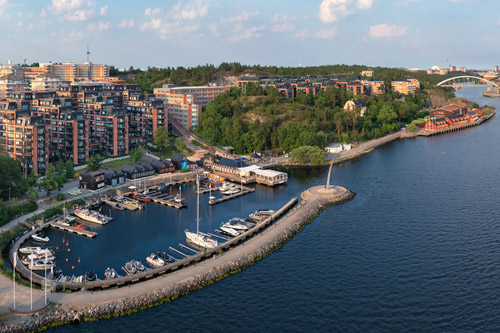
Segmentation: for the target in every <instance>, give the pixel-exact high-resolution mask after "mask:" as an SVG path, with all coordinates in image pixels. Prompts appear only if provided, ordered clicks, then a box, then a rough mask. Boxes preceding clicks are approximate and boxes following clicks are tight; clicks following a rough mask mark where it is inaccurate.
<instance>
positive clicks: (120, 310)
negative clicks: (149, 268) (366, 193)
mask: <svg viewBox="0 0 500 333" xmlns="http://www.w3.org/2000/svg"><path fill="white" fill-rule="evenodd" d="M354 195H355V193H354V192H352V191H345V192H344V193H342V194H340V195H332V196H323V197H320V198H317V197H316V196H314V195H313V194H311V192H309V190H307V191H304V192H303V193H302V194H301V197H302V199H303V200H302V202H301V203H300V204H299V205H298V206H297V207H295V208H294V209H293V210H292V211H295V210H299V209H300V208H301V207H302V206H304V205H305V202H306V201H308V205H309V204H311V203H312V208H309V209H306V210H305V211H304V212H302V214H301V215H300V217H299V218H298V219H297V220H296V221H294V222H293V223H292V224H291V225H290V226H288V227H287V228H286V229H285V230H284V231H283V232H281V233H279V234H278V235H277V236H276V237H274V238H272V239H270V240H269V241H268V242H267V243H266V244H265V245H264V246H261V247H259V248H258V249H257V250H254V251H252V252H250V253H247V254H246V255H244V256H242V257H240V258H238V260H235V261H231V262H227V263H225V264H223V265H219V266H215V267H213V268H212V269H211V270H210V271H208V272H206V273H205V274H200V275H196V276H193V277H191V278H190V279H188V280H184V281H181V282H179V283H175V284H173V285H170V286H168V287H166V288H162V289H158V290H151V291H149V292H148V293H146V294H143V295H141V296H138V297H133V298H122V299H117V300H114V301H112V302H107V303H101V304H93V305H84V306H69V305H63V306H59V305H57V304H53V305H52V306H50V307H49V308H47V309H46V310H44V311H42V312H40V313H35V314H34V315H32V316H31V317H30V318H29V319H28V318H27V320H26V321H25V322H23V323H20V324H13V325H10V326H1V325H0V330H1V331H2V332H9V333H10V332H26V331H37V330H45V329H48V328H50V327H55V326H59V325H63V324H68V323H73V322H80V321H91V320H99V319H105V318H110V317H113V316H120V315H125V314H130V313H133V312H136V311H138V310H141V309H145V308H148V307H152V306H156V305H160V304H162V303H164V302H170V301H172V300H174V299H176V298H178V297H179V296H182V295H185V294H187V293H189V292H191V291H194V290H197V289H201V288H203V287H204V286H207V285H210V284H212V283H214V282H217V281H219V280H221V279H223V278H225V277H226V276H228V275H230V274H234V273H237V272H239V271H240V270H242V269H243V268H245V267H248V266H250V265H252V264H254V263H255V262H257V261H259V260H260V259H262V258H264V257H266V256H267V255H269V254H270V253H272V252H274V251H276V250H277V249H279V248H280V247H281V246H282V245H283V244H284V243H286V242H287V241H288V240H290V239H291V238H292V237H293V235H295V234H296V233H298V232H300V231H301V230H302V229H303V228H304V226H305V225H306V224H308V223H309V222H311V221H312V220H313V219H314V218H315V217H316V216H317V215H318V214H319V213H320V212H321V211H322V210H323V209H325V208H326V207H328V206H330V205H335V204H340V203H343V202H345V201H349V200H351V199H352V198H353V197H354ZM311 201H313V202H311ZM290 213H291V212H289V213H288V214H287V215H286V216H288V215H289V214H290ZM286 216H285V217H283V219H284V218H286ZM280 221H281V219H280V220H278V221H277V222H276V223H280ZM250 241H251V240H250Z"/></svg>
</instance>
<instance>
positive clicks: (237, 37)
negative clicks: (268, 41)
mask: <svg viewBox="0 0 500 333" xmlns="http://www.w3.org/2000/svg"><path fill="white" fill-rule="evenodd" d="M265 28H266V26H265V24H262V25H259V26H253V27H247V26H244V25H243V24H236V25H235V26H234V29H233V35H232V36H230V37H229V38H228V39H227V40H228V42H231V43H236V42H240V41H242V40H247V39H252V38H259V37H261V36H262V31H263V30H264V29H265Z"/></svg>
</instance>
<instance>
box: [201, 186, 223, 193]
mask: <svg viewBox="0 0 500 333" xmlns="http://www.w3.org/2000/svg"><path fill="white" fill-rule="evenodd" d="M219 187H220V186H214V187H212V188H200V190H199V191H197V192H196V194H203V193H208V192H210V191H214V192H216V191H218V190H219Z"/></svg>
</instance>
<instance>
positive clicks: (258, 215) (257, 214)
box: [249, 209, 274, 221]
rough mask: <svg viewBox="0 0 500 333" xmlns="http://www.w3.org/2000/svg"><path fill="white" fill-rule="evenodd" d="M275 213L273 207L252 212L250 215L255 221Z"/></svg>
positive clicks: (262, 219)
mask: <svg viewBox="0 0 500 333" xmlns="http://www.w3.org/2000/svg"><path fill="white" fill-rule="evenodd" d="M273 214H274V210H271V209H259V210H256V211H255V212H254V213H252V214H250V215H249V217H250V218H251V219H252V220H254V221H264V220H265V219H267V218H268V217H270V216H271V215H273Z"/></svg>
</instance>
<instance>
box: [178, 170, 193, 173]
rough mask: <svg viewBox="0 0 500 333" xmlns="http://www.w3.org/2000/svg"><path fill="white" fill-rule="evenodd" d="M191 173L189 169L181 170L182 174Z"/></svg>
mask: <svg viewBox="0 0 500 333" xmlns="http://www.w3.org/2000/svg"><path fill="white" fill-rule="evenodd" d="M189 171H191V170H189V169H182V170H181V171H179V172H180V173H186V172H189Z"/></svg>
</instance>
